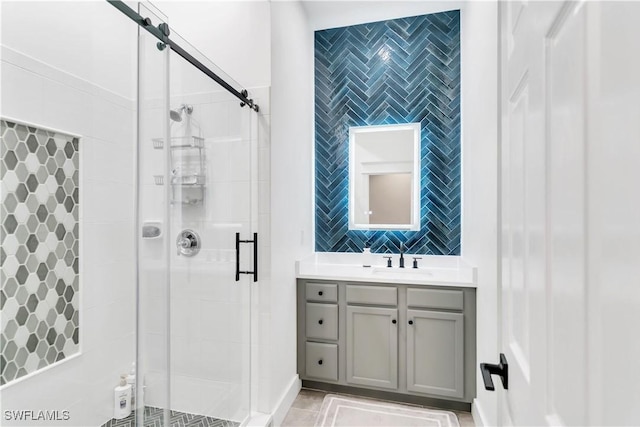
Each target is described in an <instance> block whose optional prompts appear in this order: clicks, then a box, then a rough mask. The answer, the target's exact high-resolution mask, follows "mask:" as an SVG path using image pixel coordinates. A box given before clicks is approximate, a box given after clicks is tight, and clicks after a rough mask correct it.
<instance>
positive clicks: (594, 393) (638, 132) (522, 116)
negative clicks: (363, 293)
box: [494, 2, 640, 425]
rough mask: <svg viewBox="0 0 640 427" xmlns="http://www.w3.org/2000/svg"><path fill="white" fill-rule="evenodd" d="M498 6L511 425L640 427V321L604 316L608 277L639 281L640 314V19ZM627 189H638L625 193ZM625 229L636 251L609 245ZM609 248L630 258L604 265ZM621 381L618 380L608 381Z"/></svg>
mask: <svg viewBox="0 0 640 427" xmlns="http://www.w3.org/2000/svg"><path fill="white" fill-rule="evenodd" d="M500 7H501V9H500V26H501V27H500V28H501V72H502V86H501V111H502V117H501V132H502V134H501V179H500V184H501V254H500V255H501V265H502V271H501V318H500V334H501V340H500V341H501V351H502V352H503V353H504V354H505V355H506V358H507V361H508V363H509V388H508V390H506V391H504V390H503V391H501V392H500V393H501V398H500V399H499V400H500V411H499V412H500V416H501V419H500V423H501V424H502V425H589V424H634V425H637V424H638V422H640V414H638V413H637V402H638V398H639V397H640V386H639V385H638V382H639V381H640V368H638V363H637V360H638V357H640V345H638V344H634V342H635V343H637V342H638V340H633V339H631V340H630V339H629V337H628V335H626V333H625V332H623V331H625V330H627V328H628V327H629V324H630V323H633V320H634V319H635V325H636V328H637V325H639V324H640V315H635V316H631V315H625V314H619V313H617V312H616V311H615V309H612V307H611V305H605V304H606V303H607V302H606V300H605V299H604V296H605V295H607V289H608V284H607V283H606V282H607V280H606V277H603V275H602V272H603V271H608V272H609V273H613V274H611V276H610V277H612V278H613V277H616V276H617V278H618V279H619V282H620V283H622V282H623V277H625V276H624V274H621V271H624V272H625V273H626V279H627V280H632V281H634V282H635V287H634V286H626V287H625V286H624V285H622V284H621V285H620V286H618V287H617V288H616V292H618V294H617V295H616V298H615V299H616V300H618V301H619V302H620V301H625V302H626V303H627V304H626V305H625V306H626V307H625V308H626V310H632V311H633V312H636V313H638V308H639V306H640V287H639V286H640V285H638V282H639V281H638V279H637V278H636V277H637V276H638V275H637V272H636V273H633V267H632V266H633V265H635V266H636V267H637V266H638V265H640V256H639V255H640V249H639V248H640V245H638V244H637V241H638V240H637V239H638V236H639V235H640V233H639V229H640V190H638V188H639V187H638V182H640V180H639V178H640V173H639V172H638V169H639V168H640V158H639V157H640V148H639V146H640V126H639V125H638V123H640V108H639V107H638V96H639V95H640V90H639V89H638V86H639V83H638V82H639V80H638V79H639V76H640V73H639V72H640V59H639V55H638V52H639V49H640V30H638V28H639V27H638V23H637V21H638V19H639V18H640V7H639V6H638V5H637V4H622V3H597V2H504V3H501V6H500ZM634 72H635V74H633V73H634ZM634 75H635V77H633V76H634ZM605 76H607V77H608V78H606V77H605ZM626 92H628V93H626ZM634 94H635V95H634ZM603 103H604V104H605V105H608V107H607V108H606V109H604V108H602V105H603ZM634 114H635V117H634V118H632V116H633V115H634ZM621 116H622V117H624V118H625V119H624V120H623V119H621ZM607 124H609V125H613V124H615V126H607ZM609 139H610V140H609ZM606 145H608V146H609V147H610V150H612V151H613V152H615V154H614V155H611V154H609V153H607V150H606V149H605V146H606ZM614 158H615V159H616V161H617V164H616V162H614V161H612V160H613V159H614ZM630 159H635V164H636V167H635V168H633V167H631V164H633V161H631V160H630ZM618 165H619V166H620V167H624V168H625V170H626V173H627V175H626V176H622V175H621V174H620V173H619V172H618V171H617V170H616V169H617V167H618ZM612 175H614V176H618V178H619V180H617V181H616V180H613V179H611V176H612ZM627 182H629V183H630V182H635V186H633V187H634V188H633V189H632V188H631V187H632V186H631V185H630V184H629V185H627ZM620 187H623V188H625V189H626V191H625V192H624V193H616V189H617V188H620ZM616 194H617V195H616ZM602 202H606V203H608V205H606V208H603V203H602ZM620 206H624V209H620V208H619V207H620ZM611 211H617V212H618V217H616V216H614V215H612V214H611V213H610V212H611ZM629 211H631V212H635V216H632V215H628V214H627V213H629ZM604 218H607V220H604ZM618 218H619V219H620V220H621V221H623V223H624V227H623V228H622V229H624V230H625V232H626V233H629V234H630V235H632V236H635V239H636V240H635V241H636V244H633V245H631V244H629V243H630V239H629V238H627V237H626V236H625V233H622V232H619V233H617V234H616V233H614V235H612V234H611V233H610V230H611V229H619V230H620V229H621V228H620V227H617V226H616V222H617V221H618V220H619V219H618ZM632 218H634V219H632ZM616 241H617V242H619V243H620V245H619V246H617V245H616V244H615V242H616ZM594 242H597V244H594ZM603 245H608V249H609V250H610V251H614V252H617V251H619V252H620V253H619V254H618V253H616V256H614V257H612V256H611V253H607V254H604V253H602V247H603ZM634 255H635V258H634ZM613 259H616V261H612V260H613ZM632 259H635V263H634V262H633V261H632ZM614 264H615V265H616V266H617V269H615V268H611V267H612V265H614ZM620 269H622V270H620ZM620 310H623V309H622V306H621V308H620ZM632 317H633V319H632ZM634 329H635V328H634ZM625 337H626V340H625ZM609 343H611V344H609ZM633 358H635V360H636V362H635V363H633V362H632V359H633ZM616 359H624V360H625V361H626V362H627V364H626V365H624V366H625V367H624V368H623V367H620V365H619V364H617V363H616ZM609 363H610V364H612V367H608V366H609V365H608V364H609ZM611 369H613V370H615V371H616V372H617V373H618V375H617V376H612V375H608V372H607V371H610V370H611ZM625 370H626V371H627V372H629V376H625V375H624V372H625ZM494 380H495V378H494ZM604 387H606V388H604ZM496 388H498V389H501V387H496ZM611 396H615V398H612V397H611ZM621 402H623V403H621ZM634 402H635V403H634ZM613 408H615V410H612V409H613ZM631 408H635V409H631Z"/></svg>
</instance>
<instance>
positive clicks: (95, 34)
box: [0, 1, 259, 427]
mask: <svg viewBox="0 0 640 427" xmlns="http://www.w3.org/2000/svg"><path fill="white" fill-rule="evenodd" d="M131 5H132V3H131V2H127V3H126V4H125V3H124V2H120V1H108V2H107V1H103V2H52V3H50V4H49V3H46V4H45V3H33V4H30V2H9V4H7V5H5V4H3V5H2V8H3V10H2V40H3V44H2V45H0V49H2V57H1V60H2V73H0V74H1V76H2V89H3V93H2V117H0V119H1V120H0V124H1V126H0V134H1V135H2V141H1V144H0V148H1V149H2V151H1V152H0V176H1V178H2V192H1V194H0V202H1V203H0V214H1V216H2V218H0V223H1V224H0V233H1V236H0V237H1V240H2V246H1V250H0V255H1V260H0V261H1V264H2V270H1V273H2V274H1V275H0V276H1V277H0V279H1V281H0V282H1V286H0V288H1V289H0V297H1V298H0V302H1V305H2V307H1V308H2V311H1V313H0V320H1V322H0V323H1V324H2V330H1V331H0V347H1V350H2V354H1V358H0V368H1V369H0V379H1V384H0V394H1V398H0V405H2V406H1V407H0V413H2V414H3V417H4V418H3V420H2V424H3V425H7V426H12V425H19V426H22V425H45V424H46V423H45V424H42V422H41V420H36V419H32V420H31V422H26V423H25V422H23V421H20V417H22V416H23V415H20V414H23V412H21V411H27V412H29V411H31V413H36V414H37V413H38V411H41V410H46V411H49V412H48V414H49V415H47V416H52V417H53V416H54V417H59V418H55V419H54V418H51V419H50V420H53V421H55V422H54V424H55V425H64V426H89V425H93V426H96V425H103V426H112V425H118V426H124V425H128V426H134V425H135V426H140V427H142V426H147V425H154V426H155V425H163V426H181V425H185V424H188V425H194V424H195V425H216V426H217V425H224V426H234V425H241V424H242V423H246V422H247V421H248V419H249V417H250V416H251V413H252V412H253V411H255V409H256V406H257V405H256V404H255V401H254V402H252V381H251V379H252V372H251V367H252V366H257V362H256V358H257V355H256V352H255V351H253V352H252V349H255V348H257V345H256V342H257V340H256V339H255V334H253V333H252V329H253V330H255V328H256V320H255V318H254V319H253V323H252V310H254V309H255V298H254V301H253V304H252V294H253V295H256V292H257V291H256V290H257V286H258V284H257V283H256V282H257V280H258V277H259V271H258V236H259V233H258V231H259V230H258V203H257V185H258V182H257V168H258V162H257V154H258V143H257V125H258V110H259V107H258V105H257V104H256V103H254V101H253V100H252V99H250V95H249V94H248V93H247V92H246V91H244V90H243V89H242V85H240V84H239V83H237V82H235V81H234V80H233V79H232V78H231V77H230V76H228V75H227V74H226V73H224V72H223V71H222V70H221V69H219V68H218V67H216V65H215V64H213V63H212V62H211V61H210V60H209V59H207V58H206V57H205V56H204V55H202V54H201V53H200V52H199V51H198V50H197V49H196V48H194V47H193V46H191V45H190V44H189V43H188V42H187V41H186V40H184V39H183V38H182V37H180V35H179V34H176V32H175V31H173V30H172V29H171V28H170V26H169V24H170V19H169V17H167V16H166V15H164V14H163V13H162V12H161V11H160V10H158V9H156V8H155V7H154V6H153V5H151V4H150V3H139V4H137V5H136V6H135V7H136V8H137V9H136V10H134V9H131V8H130V7H131ZM54 14H55V15H56V16H60V18H59V19H55V20H51V19H49V17H50V16H52V15H54ZM98 16H100V17H101V19H96V17H98ZM98 21H99V22H98ZM14 23H15V24H14ZM107 31H109V32H111V33H110V34H109V36H107V35H105V34H107ZM47 37H48V38H50V39H51V40H50V41H51V43H49V44H48V45H46V46H45V43H43V42H42V40H44V39H45V38H47ZM109 44H112V45H113V47H110V46H109ZM69 45H72V47H73V49H71V48H69ZM99 46H102V49H99V48H98V47H99ZM107 48H111V49H110V50H108V51H107ZM109 55H111V56H109ZM134 57H135V60H134ZM109 67H113V68H112V69H110V68H109ZM108 70H109V71H111V72H108ZM134 70H137V72H136V76H137V81H135V82H134V81H133V80H132V81H131V82H126V81H124V80H126V79H127V76H133V73H132V71H134ZM132 79H133V77H132ZM119 80H122V81H123V82H120V81H119ZM128 83H130V84H128ZM252 337H254V338H253V339H252ZM126 373H131V374H132V375H131V376H130V379H131V378H132V377H133V375H135V387H134V393H133V398H132V399H131V400H130V402H131V403H132V409H133V412H132V414H131V415H130V416H129V417H128V418H127V419H125V420H114V419H112V418H113V415H114V387H116V385H118V379H119V377H120V375H121V374H126ZM253 394H254V396H255V394H256V393H255V389H254V390H253ZM34 411H35V412H34ZM6 414H10V416H9V415H6ZM51 414H53V415H51ZM7 417H9V418H7ZM32 417H33V415H32ZM47 425H48V424H47Z"/></svg>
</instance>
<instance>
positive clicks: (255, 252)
mask: <svg viewBox="0 0 640 427" xmlns="http://www.w3.org/2000/svg"><path fill="white" fill-rule="evenodd" d="M240 243H253V271H240ZM241 274H253V281H254V282H257V281H258V233H253V240H241V239H240V233H236V282H239V281H240V275H241Z"/></svg>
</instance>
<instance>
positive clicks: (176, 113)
mask: <svg viewBox="0 0 640 427" xmlns="http://www.w3.org/2000/svg"><path fill="white" fill-rule="evenodd" d="M183 113H187V115H191V113H193V105H187V104H182V105H181V106H180V107H178V109H176V110H169V117H170V118H171V120H173V121H174V122H178V123H179V122H181V121H182V114H183Z"/></svg>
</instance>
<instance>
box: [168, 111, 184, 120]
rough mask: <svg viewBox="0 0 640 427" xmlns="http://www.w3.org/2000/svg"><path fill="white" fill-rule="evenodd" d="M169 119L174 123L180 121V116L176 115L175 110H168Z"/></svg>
mask: <svg viewBox="0 0 640 427" xmlns="http://www.w3.org/2000/svg"><path fill="white" fill-rule="evenodd" d="M169 117H171V120H173V121H174V122H181V121H182V114H180V113H178V112H177V111H176V110H169Z"/></svg>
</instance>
